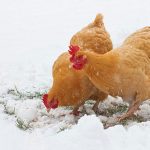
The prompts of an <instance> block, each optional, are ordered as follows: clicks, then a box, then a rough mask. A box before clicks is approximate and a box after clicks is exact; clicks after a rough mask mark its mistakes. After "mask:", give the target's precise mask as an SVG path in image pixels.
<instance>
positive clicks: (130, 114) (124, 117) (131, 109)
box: [118, 101, 141, 122]
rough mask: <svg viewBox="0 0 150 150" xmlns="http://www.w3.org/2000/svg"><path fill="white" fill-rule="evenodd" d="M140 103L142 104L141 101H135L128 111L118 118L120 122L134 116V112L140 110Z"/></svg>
mask: <svg viewBox="0 0 150 150" xmlns="http://www.w3.org/2000/svg"><path fill="white" fill-rule="evenodd" d="M140 104H141V101H135V102H133V104H132V105H131V106H130V108H129V109H128V111H127V113H126V114H124V115H122V116H121V117H119V118H118V122H120V121H122V120H124V119H126V118H128V117H130V116H132V115H133V114H134V112H135V111H137V110H138V108H139V106H140Z"/></svg>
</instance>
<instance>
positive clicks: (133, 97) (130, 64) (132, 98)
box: [72, 27, 150, 121]
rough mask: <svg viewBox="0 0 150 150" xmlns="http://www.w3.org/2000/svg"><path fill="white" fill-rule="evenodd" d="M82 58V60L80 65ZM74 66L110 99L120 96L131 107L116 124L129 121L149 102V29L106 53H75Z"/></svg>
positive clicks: (142, 30) (130, 37) (137, 33)
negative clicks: (141, 105) (128, 119)
mask: <svg viewBox="0 0 150 150" xmlns="http://www.w3.org/2000/svg"><path fill="white" fill-rule="evenodd" d="M81 56H82V57H83V58H84V61H83V60H82V61H81V62H80V60H81V59H80V58H81ZM72 62H73V64H74V65H73V66H74V68H75V69H76V66H77V65H78V64H80V69H81V71H83V72H82V73H83V74H85V75H86V76H87V77H88V78H89V79H90V81H91V82H92V83H93V84H94V85H95V87H97V88H98V89H99V90H101V91H103V92H104V93H106V94H109V95H111V96H120V97H122V98H123V100H125V101H127V102H129V104H130V107H129V109H128V111H127V113H125V114H124V115H123V116H121V117H120V119H119V121H121V120H123V119H125V118H128V117H129V116H131V115H133V113H134V112H135V111H136V110H137V109H138V107H139V105H140V104H141V103H142V102H143V101H145V100H147V99H150V27H145V28H143V29H141V30H138V31H137V32H135V33H134V34H132V35H131V36H129V37H128V38H127V39H126V40H125V42H124V43H123V44H122V46H120V47H119V48H116V49H113V50H111V51H110V52H108V53H106V54H103V55H101V54H97V53H94V52H90V51H79V52H77V54H76V56H75V59H74V60H73V61H72Z"/></svg>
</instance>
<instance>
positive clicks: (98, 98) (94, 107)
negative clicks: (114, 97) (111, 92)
mask: <svg viewBox="0 0 150 150" xmlns="http://www.w3.org/2000/svg"><path fill="white" fill-rule="evenodd" d="M107 97H108V95H107V94H105V93H103V92H100V91H99V93H98V97H97V98H95V100H96V103H95V104H94V106H93V108H92V109H93V111H94V112H95V113H96V114H97V113H99V111H98V105H99V103H100V102H102V101H104V100H105V99H106V98H107Z"/></svg>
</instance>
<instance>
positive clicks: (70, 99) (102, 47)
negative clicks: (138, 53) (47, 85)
mask: <svg viewBox="0 0 150 150" xmlns="http://www.w3.org/2000/svg"><path fill="white" fill-rule="evenodd" d="M70 44H71V45H72V46H70V49H71V50H72V51H74V50H75V51H76V50H77V49H79V47H80V48H83V49H87V50H92V51H95V52H97V53H101V54H103V53H105V52H108V51H109V50H111V49H112V42H111V39H110V36H109V34H108V33H107V31H106V30H105V27H104V24H103V19H102V15H101V14H98V15H97V16H96V18H95V20H94V22H93V23H91V24H89V25H88V26H87V27H85V28H84V29H82V30H81V31H79V32H78V33H76V34H75V35H74V36H73V37H72V39H71V41H70ZM73 45H78V46H79V47H78V46H73ZM70 52H71V51H70ZM106 97H107V94H105V93H102V92H100V91H99V90H98V89H97V88H95V86H93V84H92V83H91V82H90V81H89V79H88V78H87V77H86V76H85V75H84V74H83V71H76V70H74V69H72V68H71V65H70V55H69V54H68V52H65V53H63V54H62V55H60V56H59V57H58V59H57V60H56V61H55V63H54V65H53V85H52V88H51V89H50V90H49V92H48V94H47V95H44V97H43V101H44V104H45V106H46V107H47V110H50V109H51V108H53V109H54V108H57V107H58V105H59V106H74V109H73V114H75V115H77V114H78V108H79V107H80V106H81V105H82V104H84V102H85V101H86V100H88V99H94V100H96V101H97V102H96V103H95V105H94V106H93V109H94V110H95V111H96V110H97V106H98V103H99V101H100V100H104V99H105V98H106Z"/></svg>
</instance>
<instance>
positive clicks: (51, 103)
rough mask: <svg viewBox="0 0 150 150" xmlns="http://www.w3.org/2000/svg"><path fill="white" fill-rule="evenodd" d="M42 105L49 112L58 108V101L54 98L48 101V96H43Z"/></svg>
mask: <svg viewBox="0 0 150 150" xmlns="http://www.w3.org/2000/svg"><path fill="white" fill-rule="evenodd" d="M42 100H43V103H44V105H45V107H46V108H47V111H48V112H49V111H50V110H51V109H55V108H57V107H58V103H59V101H58V100H57V99H56V98H53V99H51V100H49V99H48V94H44V95H43V97H42Z"/></svg>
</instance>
